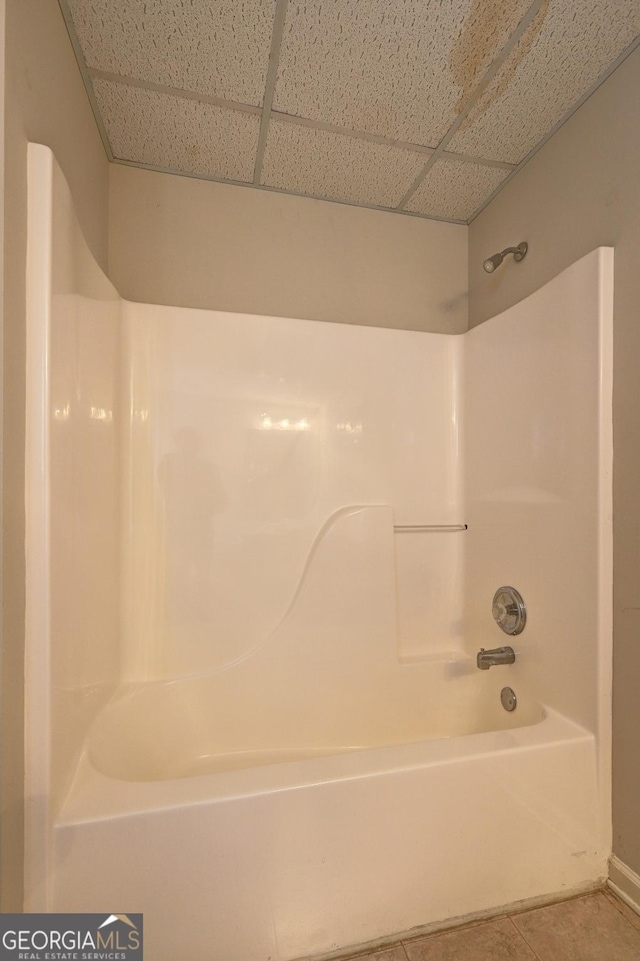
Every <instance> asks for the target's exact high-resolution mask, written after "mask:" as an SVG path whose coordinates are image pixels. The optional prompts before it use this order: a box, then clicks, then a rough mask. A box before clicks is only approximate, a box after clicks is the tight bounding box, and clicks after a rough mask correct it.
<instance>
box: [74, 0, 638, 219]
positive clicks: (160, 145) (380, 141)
mask: <svg viewBox="0 0 640 961" xmlns="http://www.w3.org/2000/svg"><path fill="white" fill-rule="evenodd" d="M60 5H61V8H62V12H63V15H64V17H65V20H66V22H67V25H68V28H69V33H70V36H71V40H72V43H73V45H74V48H75V51H76V55H77V57H78V62H79V64H80V69H81V71H82V74H83V77H84V79H85V83H86V85H87V90H88V93H89V97H90V99H91V103H92V105H93V108H94V111H95V114H96V119H97V122H98V126H99V128H100V131H101V133H102V136H103V139H104V142H105V148H106V150H107V154H108V156H109V158H110V159H111V160H115V161H117V162H120V163H127V164H133V165H135V166H141V167H147V168H151V169H153V170H162V171H167V172H170V173H178V174H186V175H189V176H194V177H201V178H205V179H210V180H218V181H226V182H230V183H234V184H243V185H252V186H254V187H257V188H262V189H271V190H280V191H283V192H285V193H292V194H297V195H304V196H309V197H316V198H322V199H325V200H333V201H339V202H342V203H349V204H357V205H363V206H366V207H374V208H379V209H384V210H393V211H397V212H400V213H405V214H411V215H413V216H422V217H432V218H437V219H442V220H449V221H454V222H461V223H468V222H469V221H470V220H472V219H473V217H474V216H475V215H476V214H477V213H478V212H479V210H481V209H482V208H483V207H484V206H485V205H486V203H487V202H488V201H489V200H490V198H491V197H492V196H493V195H494V194H495V193H496V191H498V190H499V189H500V188H501V187H502V186H504V184H505V182H506V180H507V179H509V178H510V177H511V176H512V175H513V172H514V171H515V170H517V169H518V167H520V166H522V164H523V163H525V162H526V161H527V159H528V158H529V157H530V156H531V155H532V153H533V152H535V150H536V149H537V148H538V147H539V146H540V145H541V143H543V142H544V141H545V140H546V139H548V137H549V136H550V135H551V134H552V133H553V132H554V130H556V129H557V127H558V126H559V125H560V124H561V123H562V122H563V121H564V120H565V119H566V118H567V116H569V115H570V113H571V112H572V111H573V110H575V109H576V107H577V106H579V105H580V103H581V102H582V101H583V100H584V99H585V97H586V96H588V95H589V94H590V93H591V92H592V91H593V90H594V89H595V88H596V87H597V86H598V84H599V83H600V82H602V80H603V79H604V77H606V76H607V75H608V74H609V73H610V72H611V70H612V69H614V68H615V66H617V64H618V63H619V62H621V60H622V59H624V57H625V56H626V55H628V53H630V51H631V49H633V47H634V46H636V44H637V43H638V41H639V39H640V37H639V34H640V0H535V2H533V3H532V2H531V0H510V2H509V3H506V2H505V0H60Z"/></svg>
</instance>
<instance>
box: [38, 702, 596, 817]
mask: <svg viewBox="0 0 640 961" xmlns="http://www.w3.org/2000/svg"><path fill="white" fill-rule="evenodd" d="M541 706H542V710H543V717H542V719H541V720H540V721H538V722H536V723H534V724H530V725H527V726H524V727H518V728H511V729H506V730H501V731H483V732H479V733H475V734H465V735H460V736H454V737H446V738H437V739H433V740H429V741H418V742H414V743H410V744H400V745H393V746H385V747H373V748H365V749H363V750H361V751H353V752H350V753H346V754H334V755H327V756H323V757H316V758H305V759H299V760H295V761H288V762H282V763H278V764H271V765H264V766H261V767H253V768H242V769H237V770H232V771H219V772H216V773H213V774H201V775H194V776H191V777H181V778H172V779H166V780H157V781H125V780H118V779H116V778H111V777H108V776H107V775H105V774H102V773H101V772H100V771H98V770H97V769H96V768H95V767H94V766H93V764H92V762H91V760H90V758H89V756H88V753H87V751H86V750H85V751H83V753H82V756H81V757H80V759H79V762H78V767H77V769H76V774H75V777H74V779H73V782H72V785H71V788H70V790H69V792H68V794H67V796H66V798H65V799H64V801H63V802H62V804H61V805H60V809H59V811H58V812H57V815H56V816H55V818H54V827H67V826H69V825H73V824H82V823H88V822H93V821H101V820H110V819H117V818H127V817H135V816H145V815H150V814H155V813H160V812H166V811H168V810H173V809H176V808H186V807H194V806H201V805H206V804H218V803H222V802H228V801H242V800H243V799H244V798H249V797H255V796H259V795H265V794H274V793H279V792H283V791H295V790H304V789H309V788H313V787H320V786H322V785H325V784H331V783H333V782H336V781H357V780H360V779H365V778H372V777H384V776H389V775H394V774H402V773H403V772H407V771H412V770H416V769H420V768H425V767H438V766H445V765H449V764H456V763H465V762H478V761H481V760H482V759H483V758H488V757H492V756H495V755H497V754H503V753H514V752H522V751H526V752H529V751H540V750H544V749H546V748H549V747H553V746H556V745H558V744H562V743H573V742H581V741H582V742H594V741H596V735H595V733H594V732H592V731H589V730H588V729H587V728H584V727H582V726H581V725H580V724H577V723H576V722H575V721H572V720H571V719H570V718H568V717H565V716H564V715H562V714H560V713H559V712H558V711H555V710H554V709H553V708H550V707H548V706H547V705H541Z"/></svg>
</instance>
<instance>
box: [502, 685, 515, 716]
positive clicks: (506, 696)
mask: <svg viewBox="0 0 640 961" xmlns="http://www.w3.org/2000/svg"><path fill="white" fill-rule="evenodd" d="M500 701H501V702H502V706H503V708H504V709H505V711H515V709H516V707H517V706H518V698H517V697H516V692H515V691H514V690H513V688H511V687H503V688H502V690H501V691H500Z"/></svg>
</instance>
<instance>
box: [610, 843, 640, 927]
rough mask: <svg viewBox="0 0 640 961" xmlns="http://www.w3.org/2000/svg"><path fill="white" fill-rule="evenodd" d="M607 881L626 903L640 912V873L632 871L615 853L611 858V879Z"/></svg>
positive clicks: (637, 912)
mask: <svg viewBox="0 0 640 961" xmlns="http://www.w3.org/2000/svg"><path fill="white" fill-rule="evenodd" d="M607 883H608V885H609V887H610V888H611V890H612V891H615V893H616V894H617V895H618V897H619V898H622V900H623V901H624V902H625V904H628V905H629V907H630V908H632V910H634V911H635V912H636V914H640V874H636V872H635V871H632V870H631V868H630V867H627V865H626V864H625V863H624V861H621V860H620V858H617V857H616V856H615V854H612V855H611V858H610V859H609V880H608V882H607Z"/></svg>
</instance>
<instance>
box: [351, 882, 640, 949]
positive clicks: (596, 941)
mask: <svg viewBox="0 0 640 961" xmlns="http://www.w3.org/2000/svg"><path fill="white" fill-rule="evenodd" d="M347 959H348V961H640V917H639V916H638V915H637V914H635V913H634V912H633V911H632V910H631V909H630V908H628V907H627V905H626V904H624V902H623V901H620V899H619V898H617V897H616V896H615V895H614V894H613V893H612V892H611V891H608V890H604V891H597V892H595V893H594V894H585V895H583V896H582V897H579V898H574V899H573V900H571V901H561V902H559V903H557V904H550V905H547V906H546V907H543V908H534V909H532V910H529V911H522V912H520V913H513V914H511V913H509V914H502V915H500V916H499V917H496V918H492V919H491V920H490V921H478V922H474V923H472V924H468V925H465V926H464V927H461V928H455V929H453V930H450V931H444V932H443V931H440V932H438V933H437V934H432V935H429V936H428V937H422V938H416V939H415V940H410V941H401V942H399V943H398V944H393V945H390V946H389V947H387V948H384V949H380V950H377V951H374V952H372V953H369V954H356V955H354V954H351V955H345V958H344V961H347Z"/></svg>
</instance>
